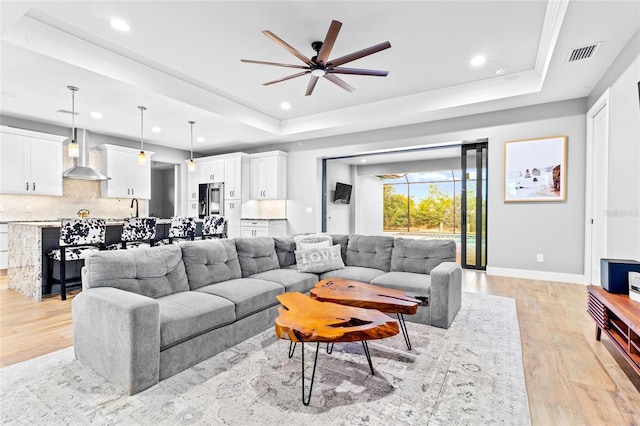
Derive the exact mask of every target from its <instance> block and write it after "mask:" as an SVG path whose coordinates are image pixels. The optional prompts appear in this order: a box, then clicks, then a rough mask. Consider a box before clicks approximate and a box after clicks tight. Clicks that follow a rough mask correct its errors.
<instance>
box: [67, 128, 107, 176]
mask: <svg viewBox="0 0 640 426" xmlns="http://www.w3.org/2000/svg"><path fill="white" fill-rule="evenodd" d="M81 130H82V136H81V138H80V139H78V129H77V128H76V129H74V133H75V134H74V139H75V140H76V141H77V142H78V144H79V145H80V156H79V157H78V158H74V159H73V162H74V165H73V167H70V168H68V169H67V170H65V171H64V172H63V173H62V177H63V178H69V179H82V180H108V179H111V178H110V177H109V176H106V175H103V174H102V173H100V172H99V171H97V170H94V169H92V168H91V167H89V160H88V158H87V146H88V145H89V140H88V135H89V132H87V129H81Z"/></svg>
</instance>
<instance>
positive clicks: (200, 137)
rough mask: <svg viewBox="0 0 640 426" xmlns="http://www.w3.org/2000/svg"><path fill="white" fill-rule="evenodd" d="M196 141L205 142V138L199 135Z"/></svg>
mask: <svg viewBox="0 0 640 426" xmlns="http://www.w3.org/2000/svg"><path fill="white" fill-rule="evenodd" d="M196 141H197V142H204V141H205V138H203V137H202V136H198V137H197V138H196Z"/></svg>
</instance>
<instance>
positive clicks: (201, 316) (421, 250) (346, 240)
mask: <svg viewBox="0 0 640 426" xmlns="http://www.w3.org/2000/svg"><path fill="white" fill-rule="evenodd" d="M330 238H331V242H332V243H333V244H334V247H335V244H340V257H341V260H342V262H339V263H341V264H343V265H344V267H340V268H339V269H336V270H332V271H326V272H323V273H320V274H317V273H309V272H299V271H298V270H297V269H298V268H297V265H296V242H295V241H294V238H293V237H289V236H287V237H273V238H271V237H251V238H236V239H218V240H203V241H189V242H183V243H180V244H175V245H167V246H159V247H151V248H137V249H131V250H118V251H104V252H99V253H96V254H95V255H93V256H91V257H89V258H87V259H86V262H85V266H84V268H83V270H82V282H83V291H82V292H81V293H80V294H78V295H77V296H76V297H75V298H74V300H73V306H72V315H73V333H74V349H75V356H76V358H77V359H78V360H80V361H81V362H82V363H83V364H85V365H86V366H88V367H90V368H91V369H93V370H94V371H96V372H98V373H99V374H101V375H103V376H105V377H106V378H107V379H109V380H110V381H111V382H112V383H113V384H115V385H116V386H118V387H120V388H122V389H123V390H125V391H126V392H128V393H129V394H135V393H138V392H140V391H143V390H145V389H147V388H149V387H151V386H153V385H154V384H156V383H158V381H160V380H164V379H166V378H168V377H171V376H173V375H174V374H177V373H179V372H180V371H183V370H185V369H187V368H189V367H191V366H193V365H195V364H197V363H199V362H201V361H203V360H205V359H207V358H209V357H211V356H213V355H215V354H217V353H219V352H221V351H223V350H225V349H228V348H230V347H231V346H233V345H235V344H237V343H240V342H242V341H243V340H246V339H248V338H249V337H252V336H254V335H256V334H257V333H259V332H261V331H263V330H266V329H267V328H269V327H272V326H273V324H274V320H275V318H276V316H277V314H278V311H277V307H278V301H277V299H276V296H277V295H278V294H281V293H284V292H288V291H296V292H302V293H306V292H308V291H309V290H310V289H311V288H312V287H313V286H314V285H315V284H316V283H317V282H318V281H319V280H320V279H324V278H331V277H341V278H348V279H354V280H358V281H363V282H368V283H372V284H376V285H380V286H385V287H392V288H397V289H401V290H404V291H405V292H407V293H408V294H410V295H413V296H415V297H418V298H420V299H421V300H423V304H422V306H420V307H419V309H418V313H417V314H416V315H413V316H406V319H407V320H409V321H416V322H420V323H424V324H430V325H434V326H436V327H441V328H447V327H449V325H450V324H451V321H453V318H454V317H455V315H456V313H457V312H458V310H459V309H460V304H461V294H462V284H461V270H460V267H459V265H457V264H456V263H455V243H454V242H453V241H444V240H419V239H410V238H393V237H388V236H363V235H350V236H349V235H333V236H331V237H330ZM336 249H337V248H336Z"/></svg>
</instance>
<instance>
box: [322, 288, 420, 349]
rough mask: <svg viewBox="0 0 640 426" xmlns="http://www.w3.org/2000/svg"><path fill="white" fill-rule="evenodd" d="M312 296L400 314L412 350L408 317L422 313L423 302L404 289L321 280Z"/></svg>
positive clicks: (401, 327) (404, 332)
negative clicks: (406, 317) (419, 310)
mask: <svg viewBox="0 0 640 426" xmlns="http://www.w3.org/2000/svg"><path fill="white" fill-rule="evenodd" d="M309 294H311V297H312V298H314V299H316V300H319V301H322V302H333V303H338V304H340V305H347V306H355V307H358V308H365V309H377V310H379V311H381V312H385V313H388V314H396V315H397V316H398V322H399V323H400V329H401V330H402V335H403V336H404V341H405V343H406V344H407V349H409V350H411V341H410V340H409V333H408V332H407V325H406V324H405V322H404V314H407V315H413V314H415V313H416V311H417V310H418V305H419V304H420V303H421V302H420V300H418V299H414V298H413V297H410V296H407V295H406V294H405V293H404V292H403V291H401V290H395V289H391V288H385V287H378V286H375V285H372V284H367V283H362V282H359V281H352V280H346V279H343V278H329V279H326V280H322V281H319V282H318V283H317V284H316V285H315V287H314V288H312V289H311V291H310V292H309Z"/></svg>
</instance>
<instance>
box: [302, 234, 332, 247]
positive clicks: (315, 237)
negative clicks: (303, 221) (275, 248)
mask: <svg viewBox="0 0 640 426" xmlns="http://www.w3.org/2000/svg"><path fill="white" fill-rule="evenodd" d="M293 241H294V242H295V243H296V250H305V247H304V245H305V244H314V243H321V242H323V241H328V242H329V245H326V246H325V247H331V245H332V244H333V238H332V237H331V235H329V234H306V235H295V236H294V237H293ZM301 244H302V246H301ZM306 248H312V247H306ZM318 248H319V247H318Z"/></svg>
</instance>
